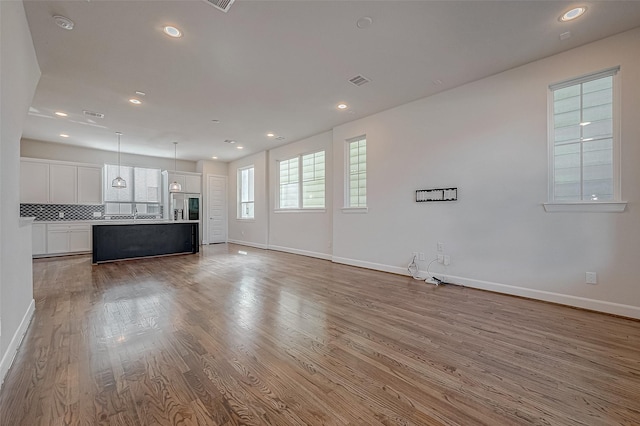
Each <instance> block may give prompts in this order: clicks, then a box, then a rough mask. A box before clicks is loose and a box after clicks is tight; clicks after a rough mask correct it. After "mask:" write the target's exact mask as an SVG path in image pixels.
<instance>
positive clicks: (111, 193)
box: [104, 164, 133, 203]
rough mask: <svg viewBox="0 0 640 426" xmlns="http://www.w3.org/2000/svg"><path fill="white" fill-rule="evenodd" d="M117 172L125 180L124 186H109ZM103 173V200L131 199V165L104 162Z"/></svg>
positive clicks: (122, 200) (121, 200)
mask: <svg viewBox="0 0 640 426" xmlns="http://www.w3.org/2000/svg"><path fill="white" fill-rule="evenodd" d="M118 169H119V170H118ZM118 173H120V177H121V178H123V179H124V180H125V181H126V182H127V187H126V188H114V187H112V186H111V182H112V181H113V180H114V179H115V178H116V177H118ZM104 175H105V179H104V200H105V201H106V202H116V203H117V202H120V203H126V202H132V201H133V167H128V166H120V167H118V165H117V164H105V165H104Z"/></svg>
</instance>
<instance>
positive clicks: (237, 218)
mask: <svg viewBox="0 0 640 426" xmlns="http://www.w3.org/2000/svg"><path fill="white" fill-rule="evenodd" d="M236 220H238V221H240V222H255V221H256V219H255V218H253V217H252V218H247V217H236Z"/></svg>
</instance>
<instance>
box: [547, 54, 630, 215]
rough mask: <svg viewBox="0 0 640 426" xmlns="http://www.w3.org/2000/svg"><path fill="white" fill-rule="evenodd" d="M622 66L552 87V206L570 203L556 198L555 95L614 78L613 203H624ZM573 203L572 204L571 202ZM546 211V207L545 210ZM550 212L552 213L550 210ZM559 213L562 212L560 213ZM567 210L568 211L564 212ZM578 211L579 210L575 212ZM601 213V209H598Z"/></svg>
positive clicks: (549, 104) (549, 152)
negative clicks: (582, 85) (563, 89)
mask: <svg viewBox="0 0 640 426" xmlns="http://www.w3.org/2000/svg"><path fill="white" fill-rule="evenodd" d="M620 74H621V72H620V66H617V67H612V68H608V69H606V70H602V71H600V72H595V73H591V74H585V75H582V76H580V77H576V78H571V79H568V80H564V81H562V82H559V83H555V84H550V85H549V90H548V91H547V158H548V159H547V179H548V183H547V185H548V188H547V200H548V204H560V203H562V204H567V203H565V202H557V201H556V199H555V167H554V161H555V158H554V152H555V142H554V138H555V134H554V129H553V123H554V113H553V108H554V105H553V93H554V91H555V90H558V89H562V88H564V87H569V86H572V85H575V84H581V83H585V82H588V81H592V80H596V79H598V78H603V77H607V76H611V77H612V78H613V87H612V89H611V90H612V96H613V102H612V108H613V124H612V125H613V128H612V131H613V133H612V155H613V175H612V183H613V200H614V202H620V200H621V199H622V172H621V164H622V130H621V129H622V107H621V105H622V91H621V86H622V79H621V77H620ZM580 185H582V177H581V178H580ZM580 202H582V203H584V201H578V203H580ZM569 203H571V202H569ZM545 210H546V207H545ZM547 211H550V210H547ZM558 211H559V210H558ZM564 211H567V210H564ZM574 211H577V210H574ZM582 211H596V210H582ZM598 211H600V210H598Z"/></svg>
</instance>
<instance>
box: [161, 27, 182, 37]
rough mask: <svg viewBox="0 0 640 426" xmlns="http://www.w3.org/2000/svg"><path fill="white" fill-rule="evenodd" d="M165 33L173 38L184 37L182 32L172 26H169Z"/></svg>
mask: <svg viewBox="0 0 640 426" xmlns="http://www.w3.org/2000/svg"><path fill="white" fill-rule="evenodd" d="M164 33H165V34H166V35H168V36H169V37H173V38H178V37H182V31H180V30H179V29H177V28H176V27H172V26H171V25H167V26H166V27H164Z"/></svg>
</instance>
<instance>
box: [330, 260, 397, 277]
mask: <svg viewBox="0 0 640 426" xmlns="http://www.w3.org/2000/svg"><path fill="white" fill-rule="evenodd" d="M331 261H332V262H334V263H342V264H344V265H351V266H357V267H359V268H366V269H374V270H376V271H382V272H390V273H392V274H400V275H409V273H408V271H407V268H406V267H402V268H401V267H398V266H389V265H383V264H382V263H373V262H365V261H363V260H356V259H349V258H346V257H338V256H332V257H331Z"/></svg>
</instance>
